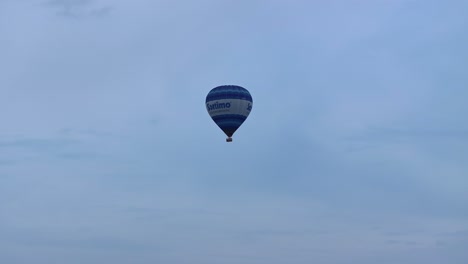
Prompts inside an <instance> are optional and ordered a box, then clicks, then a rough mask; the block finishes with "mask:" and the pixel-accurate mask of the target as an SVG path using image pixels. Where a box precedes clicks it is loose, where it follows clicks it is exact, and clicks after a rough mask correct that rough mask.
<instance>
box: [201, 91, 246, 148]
mask: <svg viewBox="0 0 468 264" xmlns="http://www.w3.org/2000/svg"><path fill="white" fill-rule="evenodd" d="M205 103H206V110H207V111H208V114H209V115H210V116H211V118H212V119H213V121H214V122H215V123H216V125H218V126H219V128H221V130H223V132H224V133H225V134H226V136H228V138H227V139H226V141H227V142H231V141H232V135H233V134H234V132H236V130H237V129H238V128H239V127H240V126H241V125H242V123H244V121H245V120H246V119H247V117H248V116H249V114H250V111H251V110H252V105H253V101H252V96H251V95H250V93H249V91H247V89H245V88H243V87H240V86H237V85H221V86H218V87H215V88H213V89H212V90H211V91H210V92H209V93H208V95H207V96H206V101H205Z"/></svg>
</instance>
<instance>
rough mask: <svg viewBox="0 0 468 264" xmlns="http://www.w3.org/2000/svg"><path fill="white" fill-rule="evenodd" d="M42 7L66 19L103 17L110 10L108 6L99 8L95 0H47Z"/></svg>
mask: <svg viewBox="0 0 468 264" xmlns="http://www.w3.org/2000/svg"><path fill="white" fill-rule="evenodd" d="M43 5H44V6H46V7H49V8H52V9H55V10H56V14H57V15H59V16H63V17H67V18H89V17H103V16H106V15H108V14H109V13H110V12H111V10H112V7H110V6H100V5H99V1H97V0H49V1H47V2H44V4H43Z"/></svg>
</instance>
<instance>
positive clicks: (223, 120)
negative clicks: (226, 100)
mask: <svg viewBox="0 0 468 264" xmlns="http://www.w3.org/2000/svg"><path fill="white" fill-rule="evenodd" d="M212 119H213V121H214V122H215V123H216V124H217V125H218V126H219V128H221V130H223V131H224V133H225V134H226V135H227V136H229V137H230V136H232V135H233V134H234V132H236V130H237V129H238V128H239V127H240V126H241V125H242V123H244V121H245V120H246V119H247V117H246V116H244V115H235V114H227V115H217V116H213V117H212Z"/></svg>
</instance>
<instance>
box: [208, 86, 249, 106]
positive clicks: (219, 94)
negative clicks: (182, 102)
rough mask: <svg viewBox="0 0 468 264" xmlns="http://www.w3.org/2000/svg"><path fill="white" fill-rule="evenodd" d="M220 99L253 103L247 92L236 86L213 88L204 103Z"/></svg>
mask: <svg viewBox="0 0 468 264" xmlns="http://www.w3.org/2000/svg"><path fill="white" fill-rule="evenodd" d="M221 99H242V100H247V101H249V102H251V103H252V102H253V100H252V96H251V95H250V93H249V91H247V89H245V88H243V87H240V86H237V85H222V86H218V87H215V88H213V89H212V90H211V91H210V92H209V93H208V95H207V96H206V101H205V102H209V101H215V100H221Z"/></svg>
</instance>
